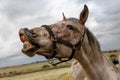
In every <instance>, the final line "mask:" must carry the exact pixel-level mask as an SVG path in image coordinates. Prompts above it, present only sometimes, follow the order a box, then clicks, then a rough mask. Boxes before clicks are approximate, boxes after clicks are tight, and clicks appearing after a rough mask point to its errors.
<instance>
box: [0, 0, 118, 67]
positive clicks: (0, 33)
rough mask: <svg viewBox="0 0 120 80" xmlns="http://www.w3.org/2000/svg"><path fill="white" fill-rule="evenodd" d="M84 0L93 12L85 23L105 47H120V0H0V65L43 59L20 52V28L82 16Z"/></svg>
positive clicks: (103, 47)
mask: <svg viewBox="0 0 120 80" xmlns="http://www.w3.org/2000/svg"><path fill="white" fill-rule="evenodd" d="M84 4H87V6H88V7H89V10H90V15H89V18H88V21H87V23H86V27H88V28H89V29H90V30H91V31H92V32H93V33H94V34H95V36H96V37H97V39H98V40H99V42H100V44H101V48H102V50H111V49H120V7H119V5H120V0H104V1H103V0H0V67H3V66H10V65H15V64H21V63H22V64H24V63H30V62H35V61H37V60H44V57H40V56H35V57H33V58H29V57H27V56H26V55H24V54H22V53H21V48H22V44H21V42H20V40H19V36H18V31H19V29H20V28H21V27H28V28H33V27H36V26H41V25H43V24H52V23H54V22H57V21H60V20H62V12H64V13H65V15H66V17H76V18H78V17H79V14H80V11H81V10H82V9H83V6H84Z"/></svg>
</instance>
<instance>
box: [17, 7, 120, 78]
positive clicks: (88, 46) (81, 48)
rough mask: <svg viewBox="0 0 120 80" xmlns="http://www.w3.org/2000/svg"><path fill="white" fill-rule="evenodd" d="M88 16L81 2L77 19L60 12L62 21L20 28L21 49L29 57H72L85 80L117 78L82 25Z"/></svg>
mask: <svg viewBox="0 0 120 80" xmlns="http://www.w3.org/2000/svg"><path fill="white" fill-rule="evenodd" d="M88 15H89V9H88V7H87V5H84V8H83V10H82V11H81V13H80V16H79V18H78V19H77V18H73V17H70V18H66V17H65V15H64V13H63V20H61V21H59V22H56V23H54V24H50V25H42V26H41V27H35V28H32V29H28V28H21V29H20V30H19V36H20V40H21V41H22V43H23V49H22V52H23V53H24V54H26V55H27V56H30V57H32V56H34V55H35V54H37V55H42V56H45V57H46V58H47V59H53V58H57V59H59V60H60V61H61V62H66V61H69V60H71V59H73V58H74V59H75V60H77V61H78V63H79V65H80V66H81V68H82V71H84V74H85V76H86V77H87V80H120V74H119V72H118V70H117V68H116V67H115V66H114V65H113V64H112V63H111V62H110V61H109V60H108V59H107V58H106V57H105V56H104V55H103V54H102V51H101V48H100V44H99V42H98V40H97V39H96V37H95V36H94V35H93V33H92V32H91V31H90V30H89V29H88V28H87V27H86V26H85V23H86V21H87V19H88ZM61 62H60V63H61ZM78 69H80V68H78ZM73 72H74V71H73ZM77 77H78V78H79V77H81V75H77ZM71 80H72V78H71ZM76 80H78V79H76ZM79 80H85V79H79Z"/></svg>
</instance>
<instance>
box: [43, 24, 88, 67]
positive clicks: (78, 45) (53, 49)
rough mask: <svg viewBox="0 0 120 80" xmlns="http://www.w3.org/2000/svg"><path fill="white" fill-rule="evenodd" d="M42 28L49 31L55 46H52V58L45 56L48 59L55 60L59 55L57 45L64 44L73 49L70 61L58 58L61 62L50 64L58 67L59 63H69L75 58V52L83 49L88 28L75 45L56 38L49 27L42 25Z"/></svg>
mask: <svg viewBox="0 0 120 80" xmlns="http://www.w3.org/2000/svg"><path fill="white" fill-rule="evenodd" d="M42 27H44V28H45V29H46V30H47V31H48V33H49V35H50V37H51V40H52V44H53V46H52V56H50V57H48V56H45V57H46V58H47V59H53V58H55V56H56V55H57V51H56V48H57V46H56V44H57V43H60V44H64V45H65V46H67V47H70V48H71V49H72V52H71V55H70V57H69V58H68V59H66V60H63V59H62V58H58V59H59V60H60V62H58V63H53V62H50V64H52V65H57V64H59V63H62V62H67V61H69V60H71V59H72V58H73V56H74V53H75V51H76V50H79V49H80V48H81V45H82V43H83V40H84V36H85V33H86V28H85V29H84V33H83V35H82V36H81V37H80V38H79V41H78V42H77V43H76V44H74V45H73V44H72V43H70V42H68V41H66V40H63V39H61V38H60V37H55V36H54V33H53V31H52V30H51V29H50V27H49V26H48V25H42Z"/></svg>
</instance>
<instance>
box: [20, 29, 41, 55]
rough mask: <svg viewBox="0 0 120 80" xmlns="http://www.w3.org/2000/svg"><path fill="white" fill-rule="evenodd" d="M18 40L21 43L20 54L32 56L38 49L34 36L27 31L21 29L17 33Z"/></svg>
mask: <svg viewBox="0 0 120 80" xmlns="http://www.w3.org/2000/svg"><path fill="white" fill-rule="evenodd" d="M19 36H20V40H21V41H22V42H23V49H22V52H23V53H26V54H29V55H31V56H33V55H34V54H35V51H36V50H37V49H38V48H39V47H40V45H39V44H38V42H37V40H36V39H35V38H34V37H33V36H34V35H33V34H32V33H31V32H30V31H29V30H28V29H27V28H22V29H20V31H19Z"/></svg>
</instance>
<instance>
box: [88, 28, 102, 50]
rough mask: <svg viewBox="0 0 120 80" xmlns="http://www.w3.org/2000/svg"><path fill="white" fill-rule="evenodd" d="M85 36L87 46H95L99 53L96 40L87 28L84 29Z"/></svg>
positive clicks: (98, 45)
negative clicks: (87, 42)
mask: <svg viewBox="0 0 120 80" xmlns="http://www.w3.org/2000/svg"><path fill="white" fill-rule="evenodd" d="M86 35H87V37H88V41H89V45H90V46H91V47H93V46H96V47H97V48H98V50H100V51H101V48H100V44H99V42H98V40H97V39H96V37H95V36H94V35H93V33H92V32H91V31H90V30H89V29H88V28H86Z"/></svg>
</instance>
